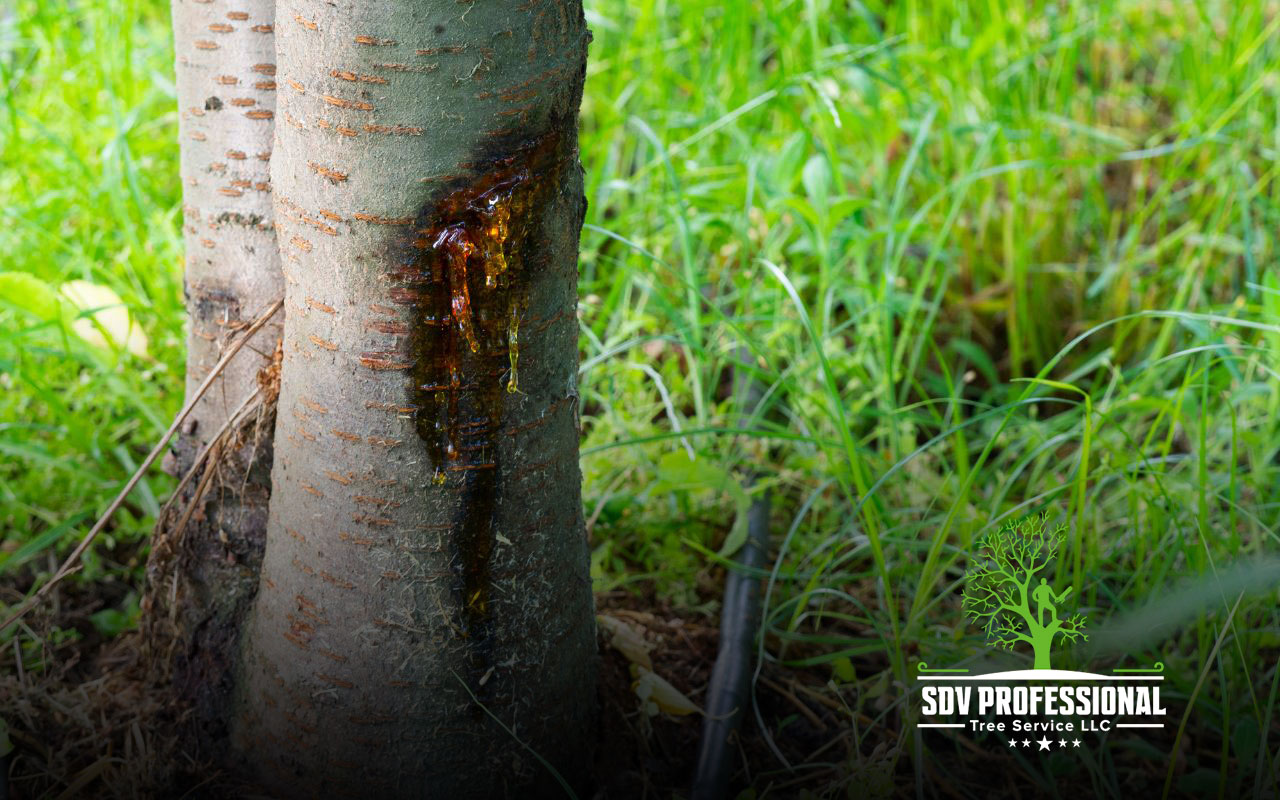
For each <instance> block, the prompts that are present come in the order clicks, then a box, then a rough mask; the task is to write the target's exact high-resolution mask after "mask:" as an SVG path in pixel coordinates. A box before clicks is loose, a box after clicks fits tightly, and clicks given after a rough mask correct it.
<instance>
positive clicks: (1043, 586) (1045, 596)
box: [1031, 578, 1072, 627]
mask: <svg viewBox="0 0 1280 800" xmlns="http://www.w3.org/2000/svg"><path fill="white" fill-rule="evenodd" d="M1071 588H1072V587H1070V586H1068V587H1067V588H1065V589H1063V590H1062V593H1061V594H1054V593H1053V590H1052V589H1050V588H1049V584H1048V583H1047V582H1046V581H1045V579H1044V578H1041V579H1040V585H1039V586H1037V587H1036V588H1035V590H1034V591H1033V592H1031V599H1032V600H1034V601H1036V603H1038V604H1039V605H1040V607H1039V608H1038V609H1037V610H1036V619H1038V620H1039V621H1040V624H1041V625H1042V626H1046V627H1047V626H1048V625H1050V624H1052V623H1054V622H1057V621H1058V609H1057V607H1056V606H1055V605H1054V603H1061V602H1063V601H1065V600H1066V599H1067V596H1068V595H1070V594H1071ZM1046 611H1048V612H1049V616H1050V619H1049V622H1045V621H1044V612H1046Z"/></svg>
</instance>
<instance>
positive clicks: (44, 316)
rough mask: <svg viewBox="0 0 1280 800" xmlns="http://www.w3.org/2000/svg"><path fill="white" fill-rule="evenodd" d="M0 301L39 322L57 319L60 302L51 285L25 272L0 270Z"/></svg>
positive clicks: (60, 310) (60, 309) (60, 312)
mask: <svg viewBox="0 0 1280 800" xmlns="http://www.w3.org/2000/svg"><path fill="white" fill-rule="evenodd" d="M0 301H2V302H4V303H5V304H6V305H9V306H12V307H14V308H17V309H19V310H21V311H24V312H26V313H27V314H30V315H31V316H33V317H35V318H36V319H38V320H40V321H41V322H49V321H51V320H55V319H58V317H59V316H61V314H62V303H61V301H60V300H59V298H58V293H57V292H56V291H55V290H54V288H53V287H52V286H50V285H49V284H47V283H45V282H44V281H42V280H40V279H39V278H37V277H36V276H34V275H28V274H27V273H25V272H0Z"/></svg>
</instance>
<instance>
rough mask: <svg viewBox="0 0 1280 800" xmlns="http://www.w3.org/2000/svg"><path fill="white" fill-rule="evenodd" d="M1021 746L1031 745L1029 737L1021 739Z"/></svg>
mask: <svg viewBox="0 0 1280 800" xmlns="http://www.w3.org/2000/svg"><path fill="white" fill-rule="evenodd" d="M1022 746H1023V747H1030V746H1031V740H1030V739H1023V740H1022Z"/></svg>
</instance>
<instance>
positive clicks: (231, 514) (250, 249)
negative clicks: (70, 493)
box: [144, 0, 284, 739]
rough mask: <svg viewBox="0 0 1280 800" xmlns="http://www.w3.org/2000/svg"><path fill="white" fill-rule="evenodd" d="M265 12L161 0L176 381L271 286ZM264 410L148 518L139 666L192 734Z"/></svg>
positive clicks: (252, 491)
mask: <svg viewBox="0 0 1280 800" xmlns="http://www.w3.org/2000/svg"><path fill="white" fill-rule="evenodd" d="M274 15H275V8H274V3H273V2H272V0H235V2H228V0H174V2H173V24H174V43H175V46H176V51H177V89H178V103H179V112H180V125H179V131H180V139H181V156H182V183H183V209H182V210H183V230H184V232H185V236H186V252H187V256H186V277H185V280H186V300H187V313H188V316H189V323H190V332H189V336H188V342H187V344H188V355H187V391H188V393H190V392H191V391H192V390H193V389H194V388H195V387H196V386H197V385H198V384H199V383H200V381H202V380H203V379H204V378H205V376H206V375H207V374H208V372H209V370H210V369H211V368H212V367H213V365H214V363H215V362H216V361H217V360H218V358H219V357H220V355H221V351H222V348H223V346H224V345H225V344H226V343H227V342H228V341H230V340H231V339H233V338H234V337H235V336H236V335H237V334H238V332H239V331H240V330H241V329H243V328H245V327H248V326H249V325H250V324H251V323H252V322H253V321H254V320H256V319H257V318H258V317H259V316H260V315H261V314H262V312H263V311H264V310H265V309H267V308H268V307H269V306H270V305H271V304H272V302H273V301H275V300H276V299H277V298H278V297H279V296H280V295H281V294H282V293H283V291H284V286H283V284H284V280H283V276H282V275H281V273H280V263H279V253H278V250H277V248H276V244H275V233H274V231H273V229H272V216H271V215H272V211H271V183H270V175H269V162H270V158H271V140H272V127H273V119H274V109H275V94H276V92H275V45H274V36H273V35H272V29H273V26H274ZM280 331H281V324H279V323H278V322H272V323H270V324H268V325H266V326H265V327H264V328H263V329H262V330H261V331H260V332H259V333H258V334H257V335H256V336H255V337H254V340H253V341H251V342H250V343H249V345H248V347H246V349H245V350H243V351H242V354H241V355H240V356H238V357H237V359H236V360H235V361H233V362H232V363H231V365H230V366H229V367H228V368H227V369H226V371H225V372H223V373H222V375H221V377H220V378H219V379H218V381H217V382H216V383H215V384H214V385H213V386H212V388H211V389H210V391H209V392H208V394H206V395H205V398H204V399H203V400H202V401H201V402H200V403H199V405H197V407H196V409H195V411H194V412H193V415H192V417H191V419H190V420H189V421H188V423H187V425H186V427H185V428H184V429H183V434H184V435H183V436H182V437H181V439H180V440H179V443H178V446H177V448H176V452H175V456H176V458H174V459H173V460H171V461H169V463H168V467H169V469H170V471H171V472H173V473H175V474H178V475H183V474H186V473H187V472H188V471H189V470H190V469H191V467H192V465H193V464H195V463H196V460H197V457H198V456H199V455H200V453H202V452H204V451H205V450H207V449H208V448H209V447H210V446H211V445H213V444H214V441H213V440H214V437H215V436H216V434H217V433H218V432H219V431H220V430H223V429H224V428H225V425H226V423H227V421H228V418H229V416H230V415H231V414H233V413H234V412H235V410H236V409H237V408H239V407H241V406H242V403H243V401H244V400H245V399H246V398H247V397H248V396H249V395H250V394H251V393H252V392H254V391H255V390H256V389H257V388H258V386H259V372H260V371H261V370H262V369H263V368H264V367H270V365H271V357H272V354H273V353H274V351H275V349H276V343H277V342H278V341H279V338H280ZM254 350H256V351H257V353H258V354H255V353H254V352H253V351H254ZM264 356H265V357H264ZM255 423H256V424H255ZM270 424H271V419H270V416H269V409H264V410H262V411H259V412H258V413H257V414H255V415H254V416H253V417H252V418H251V419H249V420H248V421H247V422H246V424H245V425H242V426H239V427H237V428H236V429H234V430H231V431H229V432H228V436H227V438H226V439H225V444H224V445H222V446H218V447H216V449H215V452H216V453H217V455H218V457H217V458H214V459H210V460H209V462H208V466H206V467H204V468H203V470H202V471H200V472H199V473H198V474H199V475H200V479H198V480H195V481H192V482H190V483H188V484H187V486H186V489H185V490H184V492H183V494H182V496H181V497H179V498H178V500H179V501H180V502H179V503H177V510H176V513H173V514H170V515H168V516H167V517H166V518H164V519H162V520H160V523H159V526H158V532H157V536H156V539H155V542H154V545H153V548H152V554H151V559H150V562H149V564H148V592H147V597H146V600H145V602H144V608H145V610H146V612H147V613H146V619H145V628H146V631H147V636H148V643H149V644H150V646H151V647H152V648H153V652H152V661H153V666H155V667H156V668H157V669H158V670H159V672H160V674H161V676H162V677H165V678H171V679H172V680H173V682H174V685H175V687H176V688H177V690H178V693H179V695H180V696H182V697H183V698H185V699H187V700H190V701H193V702H194V703H195V706H196V711H197V719H198V720H199V722H200V723H201V725H202V726H204V727H205V728H206V729H205V730H204V731H202V733H201V737H202V738H205V739H208V738H210V737H216V736H218V735H219V729H220V728H223V729H224V728H225V724H220V723H219V721H220V720H225V717H226V704H227V700H228V698H229V697H230V688H231V682H230V680H229V675H228V668H229V665H230V664H231V663H232V660H233V658H234V656H235V653H236V650H235V638H236V631H237V628H238V625H239V619H240V618H241V617H242V616H243V615H244V614H246V613H247V611H248V608H249V603H250V602H251V600H252V597H253V594H254V593H255V592H256V590H257V575H258V569H259V566H260V564H261V560H262V548H263V543H264V539H265V530H266V519H267V500H268V495H269V491H270V467H271V436H270V434H271V428H270V427H269V426H270ZM192 503H194V504H195V506H194V508H191V513H190V515H189V518H188V519H187V521H186V525H185V526H182V525H180V524H179V523H180V521H181V520H182V519H183V517H184V512H185V511H186V507H190V506H191V504H192Z"/></svg>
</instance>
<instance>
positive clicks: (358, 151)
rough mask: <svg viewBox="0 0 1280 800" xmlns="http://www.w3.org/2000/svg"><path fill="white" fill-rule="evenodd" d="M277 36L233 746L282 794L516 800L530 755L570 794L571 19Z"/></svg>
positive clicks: (398, 6)
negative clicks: (248, 578)
mask: <svg viewBox="0 0 1280 800" xmlns="http://www.w3.org/2000/svg"><path fill="white" fill-rule="evenodd" d="M276 35H277V44H278V51H279V60H280V75H279V80H280V85H281V97H280V100H279V102H280V105H279V113H280V120H281V124H280V125H279V126H278V128H277V137H278V141H277V147H276V157H275V159H274V162H273V163H274V166H273V169H272V184H273V186H274V187H275V209H276V220H277V224H278V235H279V241H280V250H281V253H282V264H283V267H284V272H285V276H286V281H287V287H286V304H285V314H286V322H285V332H284V351H283V352H284V361H283V365H282V372H281V394H280V413H279V416H278V420H277V427H276V459H275V464H274V467H273V472H272V479H273V495H272V503H271V514H270V521H269V524H268V534H267V547H266V555H265V560H264V563H263V567H262V577H261V588H260V591H259V595H258V599H257V602H256V604H255V607H254V610H253V613H252V616H251V618H250V620H249V621H248V626H247V634H246V640H245V643H244V651H243V654H244V655H243V664H242V668H241V673H240V685H241V691H240V694H239V700H238V702H237V717H236V723H235V736H234V740H233V742H234V745H235V746H236V747H237V748H238V750H239V752H240V753H241V754H242V755H243V757H244V758H245V759H246V760H248V761H249V762H250V763H251V765H252V767H253V768H254V769H255V770H256V773H257V774H258V776H259V777H260V778H261V779H262V780H263V781H264V782H265V783H267V784H268V785H269V786H270V787H272V789H273V790H274V791H276V792H277V793H279V794H281V795H284V796H286V797H305V796H320V795H322V794H323V795H328V794H338V795H341V794H343V793H345V794H349V795H354V796H369V795H370V794H371V793H373V792H377V793H379V794H380V795H381V796H384V797H426V796H431V797H448V798H469V797H485V798H487V797H501V796H504V795H514V794H516V793H517V792H519V793H520V794H521V796H535V797H536V796H542V795H543V794H545V793H547V792H548V791H551V790H553V787H556V786H557V784H556V781H555V779H554V778H553V777H552V775H551V773H550V771H549V770H548V769H546V768H545V766H543V765H542V763H541V762H540V761H539V758H540V759H544V760H545V761H546V762H548V763H549V764H551V765H553V766H554V767H555V769H556V770H557V771H558V772H559V773H561V774H562V775H563V776H564V778H565V779H567V780H568V781H569V782H570V783H572V784H575V785H577V786H582V785H583V782H584V781H585V780H587V778H588V774H589V766H590V752H591V747H590V744H591V741H592V728H593V724H592V723H593V710H592V705H593V693H594V689H593V684H594V674H595V663H594V662H595V659H594V649H595V643H594V623H593V617H592V598H591V591H590V588H591V587H590V582H589V579H588V570H587V564H588V558H587V544H586V537H585V533H584V526H583V519H582V508H581V488H580V484H581V476H580V473H579V469H578V431H577V426H576V423H575V420H576V416H577V401H578V398H577V391H576V388H575V387H576V374H577V319H576V303H577V293H576V281H577V245H578V234H579V232H580V229H581V224H582V217H583V214H584V212H585V202H586V201H585V199H584V198H583V196H582V172H581V168H580V166H579V164H578V158H577V127H576V126H577V111H578V105H579V102H580V99H581V92H582V82H583V77H584V74H585V64H586V45H587V42H588V41H589V40H590V34H589V32H588V31H587V30H586V27H585V23H584V20H583V16H582V6H581V3H580V2H578V1H577V0H573V1H570V0H528V1H527V2H514V1H513V0H506V1H502V2H500V1H499V0H490V2H487V3H480V4H474V3H467V2H462V3H460V2H457V0H367V1H366V2H358V3H357V2H351V1H350V0H339V2H331V3H326V2H318V1H317V0H282V2H280V3H279V8H278V10H277V31H276ZM498 720H501V724H499V722H498ZM504 726H505V728H507V729H509V730H504ZM535 752H536V754H537V755H536V756H535V755H534V754H533V753H535ZM554 791H555V792H556V793H559V791H560V790H559V789H558V788H557V789H554Z"/></svg>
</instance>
